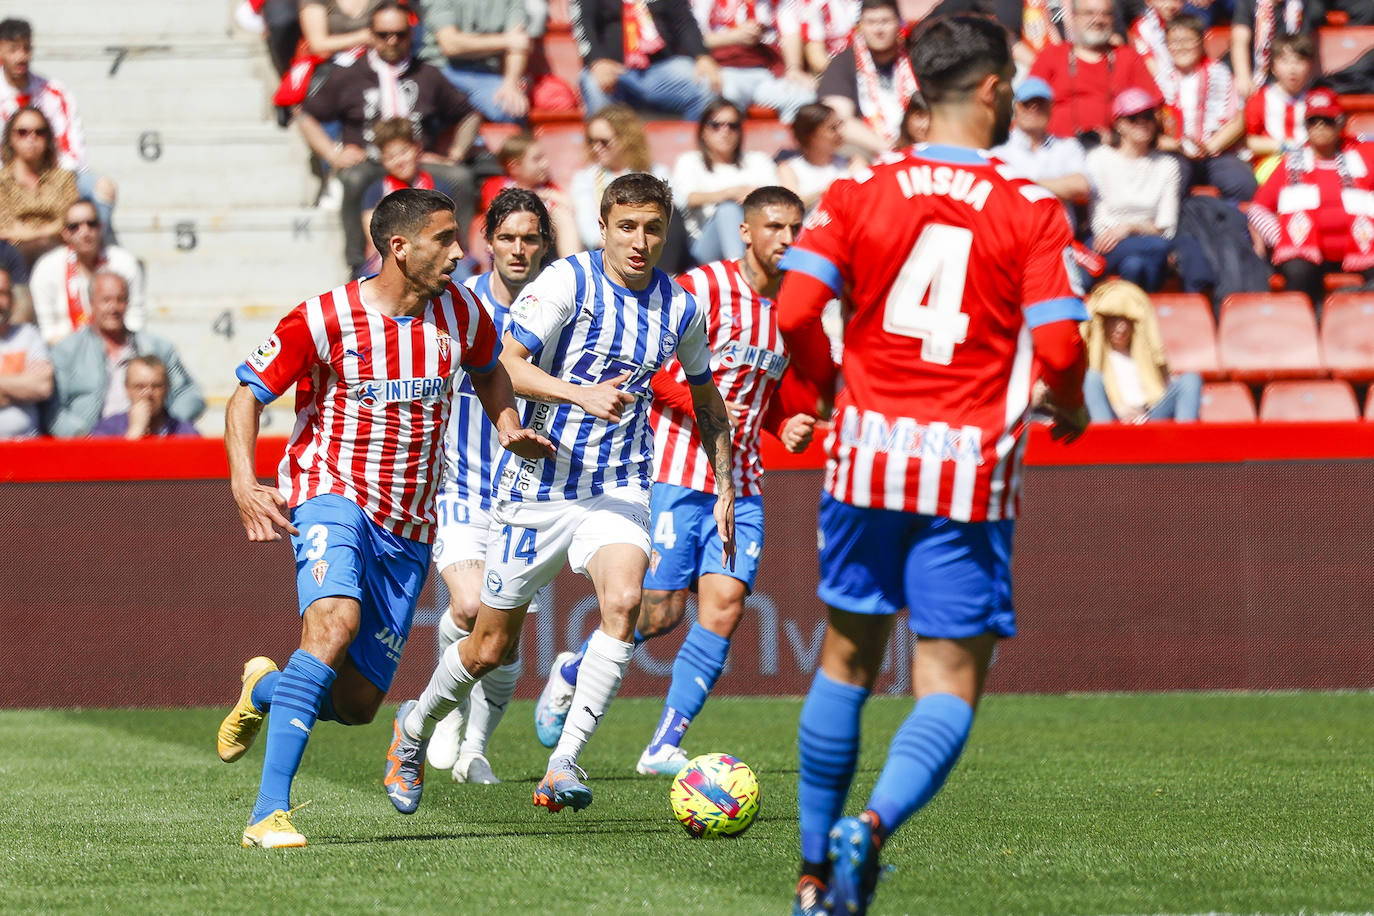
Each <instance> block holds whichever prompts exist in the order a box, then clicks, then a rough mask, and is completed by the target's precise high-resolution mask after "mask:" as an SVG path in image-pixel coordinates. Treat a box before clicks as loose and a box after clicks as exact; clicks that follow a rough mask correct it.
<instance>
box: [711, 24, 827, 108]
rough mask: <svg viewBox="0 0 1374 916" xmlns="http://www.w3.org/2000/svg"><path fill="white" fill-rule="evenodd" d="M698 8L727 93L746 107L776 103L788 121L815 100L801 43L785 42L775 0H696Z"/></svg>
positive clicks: (812, 84)
mask: <svg viewBox="0 0 1374 916" xmlns="http://www.w3.org/2000/svg"><path fill="white" fill-rule="evenodd" d="M692 10H693V13H694V14H695V15H696V18H697V25H698V26H699V27H700V28H701V37H702V40H703V41H704V42H705V44H706V48H707V50H709V51H710V52H711V56H712V57H713V58H715V61H716V63H718V64H720V74H721V89H720V94H721V96H722V97H724V98H726V99H729V100H730V101H731V102H734V103H735V104H736V105H738V106H739V107H740V108H744V109H747V108H748V107H749V106H750V105H762V106H763V107H765V108H771V109H773V110H774V111H776V112H777V113H778V118H779V120H781V121H782V122H783V123H785V124H791V123H792V119H793V118H795V117H796V115H797V109H798V108H800V107H801V106H803V105H805V104H807V103H808V102H812V101H814V100H815V98H816V81H815V79H814V78H813V77H811V76H808V75H807V73H806V64H805V61H804V60H803V58H802V46H801V43H800V42H799V41H797V42H789V43H788V44H786V45H782V44H780V36H779V35H778V29H777V22H776V18H775V16H774V3H773V0H692Z"/></svg>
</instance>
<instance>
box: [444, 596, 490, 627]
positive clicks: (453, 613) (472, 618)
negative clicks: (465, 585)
mask: <svg viewBox="0 0 1374 916" xmlns="http://www.w3.org/2000/svg"><path fill="white" fill-rule="evenodd" d="M481 606H482V602H481V601H480V600H478V598H477V596H476V595H474V596H472V598H470V599H469V598H461V597H459V596H457V595H452V596H450V598H449V608H448V616H449V619H451V620H452V621H453V622H454V623H455V624H457V626H458V629H460V630H466V631H467V632H469V633H471V632H472V625H473V624H474V623H476V622H477V609H478V608H480V607H481Z"/></svg>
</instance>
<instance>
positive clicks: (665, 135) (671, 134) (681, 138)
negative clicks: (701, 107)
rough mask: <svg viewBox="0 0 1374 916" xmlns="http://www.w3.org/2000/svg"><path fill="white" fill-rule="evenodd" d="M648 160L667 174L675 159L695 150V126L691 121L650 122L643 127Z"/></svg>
mask: <svg viewBox="0 0 1374 916" xmlns="http://www.w3.org/2000/svg"><path fill="white" fill-rule="evenodd" d="M644 135H645V138H646V139H647V140H648V141H649V160H650V161H651V162H653V163H654V165H661V166H663V167H664V168H666V169H667V170H668V171H669V172H671V171H672V170H673V165H674V164H675V163H676V162H677V157H678V156H681V155H682V154H683V153H685V152H687V151H688V150H694V149H696V148H697V126H696V124H695V123H693V122H691V121H650V122H649V123H647V124H645V125H644Z"/></svg>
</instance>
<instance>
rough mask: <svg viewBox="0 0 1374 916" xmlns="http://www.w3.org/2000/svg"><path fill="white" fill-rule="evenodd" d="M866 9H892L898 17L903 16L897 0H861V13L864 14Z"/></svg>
mask: <svg viewBox="0 0 1374 916" xmlns="http://www.w3.org/2000/svg"><path fill="white" fill-rule="evenodd" d="M866 10H892V12H894V13H896V14H897V18H898V19H901V18H902V11H901V10H900V9H899V8H898V7H897V0H861V2H860V3H859V15H860V16H862V15H863V14H864V12H865V11H866Z"/></svg>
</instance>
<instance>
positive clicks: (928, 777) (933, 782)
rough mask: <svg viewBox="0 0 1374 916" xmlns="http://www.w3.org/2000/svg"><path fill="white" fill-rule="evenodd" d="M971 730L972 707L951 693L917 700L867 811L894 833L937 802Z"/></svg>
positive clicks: (890, 753) (891, 752) (893, 741)
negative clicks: (923, 809)
mask: <svg viewBox="0 0 1374 916" xmlns="http://www.w3.org/2000/svg"><path fill="white" fill-rule="evenodd" d="M972 725H973V707H971V706H969V705H968V703H966V702H964V701H963V700H962V699H960V698H959V697H956V696H954V695H953V694H949V693H932V694H929V695H927V696H924V697H922V698H921V699H920V700H918V701H917V703H916V707H915V708H914V709H913V710H912V711H911V714H910V715H909V716H907V717H906V721H904V722H902V725H901V727H900V728H898V729H897V734H896V735H895V736H894V737H893V739H892V747H891V748H889V749H888V752H887V763H886V764H884V766H883V773H882V775H881V776H879V777H878V784H877V785H876V786H874V787H873V795H872V797H871V798H870V799H869V802H868V808H869V810H870V811H872V812H873V813H874V814H876V815H878V819H879V820H881V821H882V824H883V830H884V831H885V832H886V833H889V834H890V833H892V832H893V831H894V830H896V829H897V828H898V827H900V826H901V825H902V824H903V823H904V822H905V821H906V819H907V818H909V817H911V815H913V814H915V813H916V811H917V810H918V809H920V807H921V806H922V805H924V804H925V803H926V802H928V801H930V800H931V799H932V798H934V797H935V793H936V792H938V791H940V786H942V785H944V782H945V777H946V776H948V775H949V771H950V770H952V769H953V768H954V764H955V762H956V761H957V760H958V759H959V754H960V753H961V752H962V751H963V749H964V742H965V741H967V740H968V733H969V729H970V728H971V727H972Z"/></svg>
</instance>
